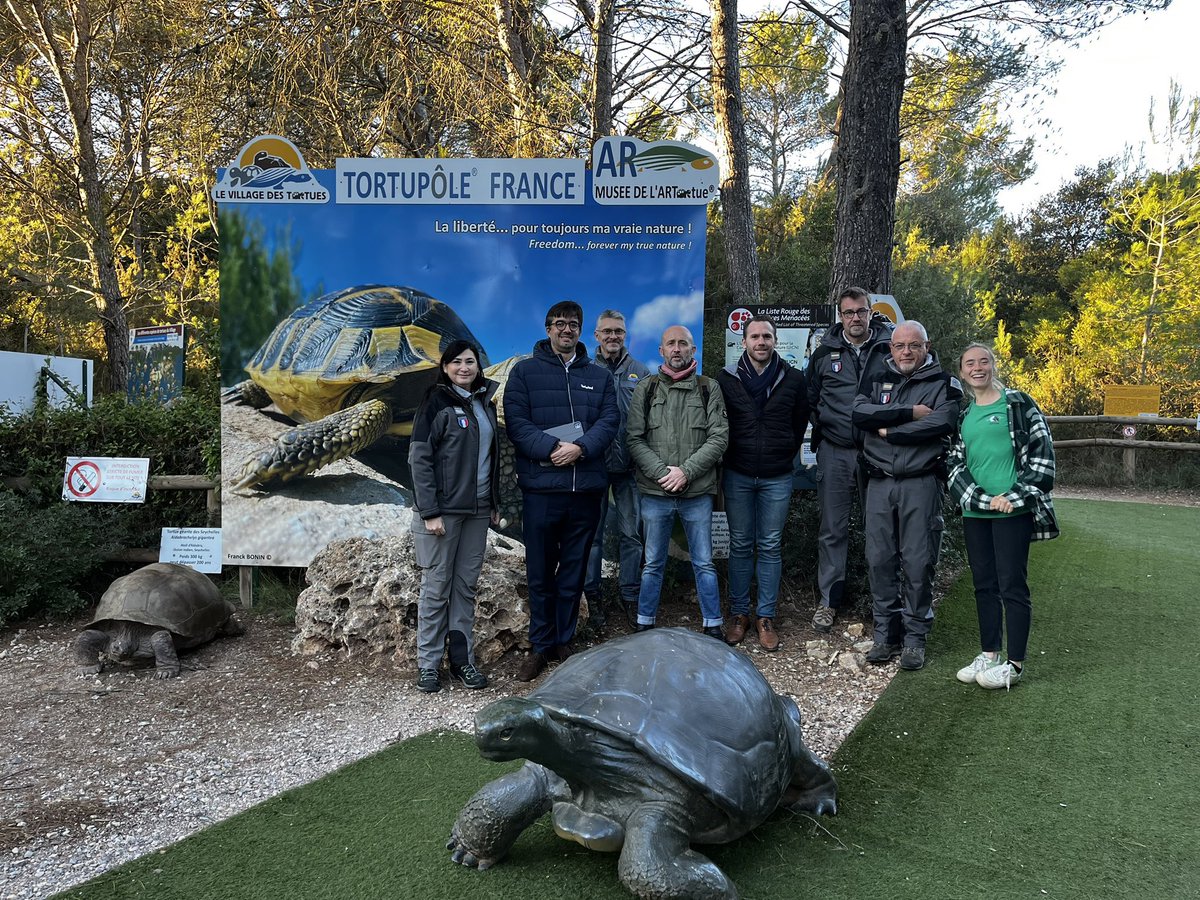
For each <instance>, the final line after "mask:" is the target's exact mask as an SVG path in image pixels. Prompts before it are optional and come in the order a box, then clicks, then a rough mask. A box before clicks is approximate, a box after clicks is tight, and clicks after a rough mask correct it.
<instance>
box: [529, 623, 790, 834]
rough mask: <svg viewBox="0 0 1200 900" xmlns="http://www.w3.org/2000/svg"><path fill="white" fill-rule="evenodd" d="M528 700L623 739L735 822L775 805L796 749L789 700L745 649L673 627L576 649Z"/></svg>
mask: <svg viewBox="0 0 1200 900" xmlns="http://www.w3.org/2000/svg"><path fill="white" fill-rule="evenodd" d="M529 699H530V700H533V701H535V702H537V703H539V704H541V706H542V707H544V708H545V709H546V710H547V711H548V712H549V713H550V714H551V715H552V716H554V717H556V718H561V719H564V720H568V721H572V722H576V723H581V724H584V725H588V726H591V727H594V728H596V729H598V730H600V731H603V732H606V733H608V734H611V735H613V736H615V737H618V738H622V739H624V740H626V741H628V742H629V743H630V744H632V745H633V746H634V747H636V748H637V749H638V750H640V751H641V752H642V753H644V754H645V755H646V756H647V757H648V758H649V759H650V760H652V761H654V762H656V763H658V764H659V765H661V766H664V767H665V768H667V769H668V770H669V771H671V772H672V773H674V774H675V775H677V776H678V777H680V778H682V779H683V780H684V781H686V782H688V783H690V784H691V785H693V786H694V787H696V788H697V789H698V790H700V791H701V792H703V793H704V794H705V795H706V796H708V797H709V798H710V799H711V800H712V801H713V802H714V803H715V804H716V805H717V806H718V807H720V808H721V809H722V810H724V811H725V812H726V813H727V814H729V815H730V816H731V817H732V818H735V819H740V818H741V817H746V818H753V819H755V820H761V819H763V818H766V816H768V815H770V814H771V813H772V812H773V811H774V810H775V808H776V807H777V805H778V803H779V798H780V796H781V794H782V790H783V788H784V787H786V786H787V784H788V783H789V782H790V780H791V777H792V773H793V771H794V769H795V765H796V760H797V759H798V756H799V753H800V748H801V738H800V716H799V711H798V710H797V708H796V704H795V703H794V702H793V701H792V700H791V699H790V698H786V697H781V696H779V695H778V694H776V693H775V691H774V690H773V689H772V688H771V686H770V685H769V684H768V683H767V680H766V679H765V678H764V677H763V676H762V674H761V673H760V672H759V671H758V669H756V668H755V667H754V664H753V663H752V662H751V661H750V660H749V659H748V658H747V657H746V656H745V655H744V654H742V653H739V652H737V651H736V650H733V649H731V648H730V647H728V646H727V645H726V644H725V643H723V642H722V641H717V640H714V639H713V638H711V637H708V636H707V635H703V634H698V633H696V632H693V631H689V630H686V629H682V628H655V629H653V630H651V631H646V632H642V633H640V634H632V635H628V636H626V637H623V638H617V639H615V640H611V641H607V642H606V643H604V644H601V645H599V646H597V647H593V648H591V649H590V650H588V651H586V652H584V653H580V654H576V655H575V656H572V657H571V658H570V659H568V660H567V661H566V662H565V663H563V664H562V665H561V666H559V668H558V670H557V671H555V672H554V673H553V674H552V675H550V676H549V677H548V678H547V679H546V681H545V682H544V683H543V684H542V685H541V686H540V687H539V688H537V690H535V691H533V692H531V693H530V694H529Z"/></svg>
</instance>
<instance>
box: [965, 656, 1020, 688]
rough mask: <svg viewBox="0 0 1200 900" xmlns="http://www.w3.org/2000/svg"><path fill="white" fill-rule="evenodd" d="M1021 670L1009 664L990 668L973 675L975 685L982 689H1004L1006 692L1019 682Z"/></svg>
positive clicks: (1003, 663) (1005, 663)
mask: <svg viewBox="0 0 1200 900" xmlns="http://www.w3.org/2000/svg"><path fill="white" fill-rule="evenodd" d="M1021 673H1022V670H1021V669H1018V668H1016V666H1014V665H1013V664H1012V663H1010V662H1002V663H1000V664H999V665H995V666H991V667H990V668H987V669H984V670H983V671H982V672H979V673H977V674H976V675H975V683H976V684H977V685H979V686H980V687H984V688H1004V689H1005V690H1006V691H1007V690H1008V689H1009V688H1011V687H1012V686H1013V685H1014V684H1016V683H1017V682H1018V681H1020V680H1021Z"/></svg>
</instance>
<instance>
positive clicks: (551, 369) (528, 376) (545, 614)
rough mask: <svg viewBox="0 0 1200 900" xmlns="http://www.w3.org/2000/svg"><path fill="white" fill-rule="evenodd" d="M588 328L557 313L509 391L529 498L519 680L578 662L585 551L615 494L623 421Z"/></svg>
mask: <svg viewBox="0 0 1200 900" xmlns="http://www.w3.org/2000/svg"><path fill="white" fill-rule="evenodd" d="M582 324H583V310H582V309H581V308H580V306H579V304H578V303H573V302H571V301H569V300H567V301H563V302H561V303H556V304H555V305H554V306H552V307H550V311H549V312H547V313H546V339H545V340H541V341H538V342H537V344H536V345H534V348H533V355H532V356H531V357H529V358H528V359H523V360H521V361H520V362H519V363H517V364H516V365H515V366H514V367H513V370H512V372H511V374H510V375H509V377H508V382H507V383H506V384H505V386H504V418H505V428H506V429H507V430H508V437H509V439H510V440H511V441H512V442H513V446H514V447H515V448H516V452H517V484H518V485H519V486H520V488H521V497H522V500H523V509H522V512H521V534H522V537H523V538H524V541H525V573H526V577H527V579H528V582H529V642H530V643H531V644H532V645H533V650H532V652H531V653H530V654H529V657H528V658H527V659H526V660H525V663H524V664H523V665H522V666H521V669H520V670H519V671H518V673H517V678H518V679H519V680H520V681H532V680H533V679H534V678H536V677H537V676H538V674H539V673H540V672H541V671H542V670H543V669H544V668H546V665H547V664H548V663H549V662H550V661H551V660H554V661H560V660H563V659H566V658H567V657H568V656H570V655H571V648H570V642H571V639H572V638H573V637H574V636H575V625H576V624H577V622H578V620H579V597H580V595H581V594H582V593H583V579H584V575H585V566H586V564H587V555H588V549H589V548H590V547H591V545H592V536H593V535H595V533H596V523H597V522H598V521H599V519H600V497H601V494H602V492H603V491H604V490H606V489H607V488H608V474H607V472H606V471H605V465H604V454H605V451H607V450H608V445H609V444H610V443H612V440H613V438H614V437H615V436H616V433H617V425H618V423H619V422H620V419H621V416H620V413H619V412H618V411H617V398H616V391H615V390H614V388H613V379H612V376H611V375H610V374H609V373H608V371H607V370H606V369H604V368H602V367H600V366H597V365H595V364H594V363H593V362H592V359H591V357H590V356H589V355H588V352H587V348H586V347H584V345H583V344H581V343H580V342H579V330H580V327H581V326H582ZM570 430H573V431H574V434H567V432H568V431H570ZM550 431H555V432H556V433H555V434H551V433H549V432H550Z"/></svg>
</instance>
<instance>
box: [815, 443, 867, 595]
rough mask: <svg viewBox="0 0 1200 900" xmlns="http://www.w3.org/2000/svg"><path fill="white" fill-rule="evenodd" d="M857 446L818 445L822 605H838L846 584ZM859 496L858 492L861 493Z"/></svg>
mask: <svg viewBox="0 0 1200 900" xmlns="http://www.w3.org/2000/svg"><path fill="white" fill-rule="evenodd" d="M859 479H860V476H859V470H858V450H857V449H856V448H854V447H839V446H838V445H837V444H832V443H830V442H829V441H825V442H823V443H822V444H821V445H820V446H818V447H817V501H818V502H819V503H820V506H821V523H820V530H819V531H818V532H817V588H818V589H819V590H820V592H821V605H822V606H832V607H833V608H834V609H837V608H838V607H840V606H841V605H842V594H843V593H844V591H845V587H846V550H847V548H848V547H849V545H850V510H851V508H852V506H853V504H854V495H855V494H860V491H861V490H862V486H861V484H860V480H859ZM860 496H861V494H860Z"/></svg>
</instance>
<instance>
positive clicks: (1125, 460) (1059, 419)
mask: <svg viewBox="0 0 1200 900" xmlns="http://www.w3.org/2000/svg"><path fill="white" fill-rule="evenodd" d="M1046 421H1047V422H1049V423H1050V424H1051V425H1060V424H1061V425H1134V426H1154V427H1156V428H1162V427H1168V428H1193V429H1195V428H1196V427H1197V425H1198V424H1200V418H1198V419H1173V418H1165V417H1161V416H1046ZM1072 447H1120V448H1121V450H1122V451H1123V452H1122V454H1121V463H1122V467H1123V468H1124V469H1125V479H1126V481H1128V482H1130V483H1131V484H1132V483H1133V481H1134V480H1135V478H1136V476H1137V451H1138V450H1181V451H1183V452H1185V453H1186V452H1195V451H1196V450H1200V444H1196V443H1188V442H1182V441H1181V442H1174V441H1145V440H1138V439H1137V437H1136V436H1134V435H1132V434H1131V435H1129V436H1128V437H1120V438H1103V437H1093V438H1071V439H1068V440H1061V441H1060V440H1056V441H1055V442H1054V449H1055V450H1066V449H1069V448H1072Z"/></svg>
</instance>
